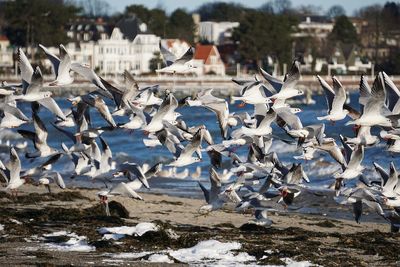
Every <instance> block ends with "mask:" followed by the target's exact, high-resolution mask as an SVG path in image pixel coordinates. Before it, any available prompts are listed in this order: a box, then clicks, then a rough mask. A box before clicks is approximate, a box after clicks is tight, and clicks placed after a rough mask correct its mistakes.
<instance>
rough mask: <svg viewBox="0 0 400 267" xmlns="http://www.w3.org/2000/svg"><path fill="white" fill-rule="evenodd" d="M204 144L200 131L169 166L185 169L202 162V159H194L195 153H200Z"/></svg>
mask: <svg viewBox="0 0 400 267" xmlns="http://www.w3.org/2000/svg"><path fill="white" fill-rule="evenodd" d="M201 142H202V135H201V132H200V130H199V131H198V132H197V133H196V134H195V135H194V136H193V139H192V141H191V142H190V143H189V144H187V145H186V146H185V148H184V149H183V150H182V151H180V153H179V156H178V157H177V158H176V159H175V160H174V161H173V162H171V163H170V164H168V166H175V167H183V166H187V165H190V164H192V163H195V162H199V161H201V158H200V157H193V156H192V155H193V153H195V152H198V150H199V148H200V145H201Z"/></svg>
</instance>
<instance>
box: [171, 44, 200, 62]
mask: <svg viewBox="0 0 400 267" xmlns="http://www.w3.org/2000/svg"><path fill="white" fill-rule="evenodd" d="M194 53H195V48H194V47H190V48H189V49H188V50H187V51H186V53H185V54H183V56H181V57H180V58H179V59H177V60H176V61H175V62H174V63H179V64H184V63H186V62H188V61H190V60H192V59H193V56H194Z"/></svg>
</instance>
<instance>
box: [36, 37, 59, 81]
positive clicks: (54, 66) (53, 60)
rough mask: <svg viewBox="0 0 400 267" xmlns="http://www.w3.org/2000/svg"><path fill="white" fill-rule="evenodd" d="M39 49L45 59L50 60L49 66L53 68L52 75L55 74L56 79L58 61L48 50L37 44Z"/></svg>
mask: <svg viewBox="0 0 400 267" xmlns="http://www.w3.org/2000/svg"><path fill="white" fill-rule="evenodd" d="M39 47H40V48H41V49H42V50H43V52H44V53H45V54H46V56H47V58H48V59H49V60H50V62H51V64H52V65H53V68H54V73H55V74H56V78H57V76H58V69H59V66H60V61H61V60H60V59H59V58H58V57H57V56H56V55H54V54H53V53H52V52H50V50H48V49H47V48H46V47H45V46H43V45H41V44H39Z"/></svg>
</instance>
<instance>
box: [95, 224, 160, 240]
mask: <svg viewBox="0 0 400 267" xmlns="http://www.w3.org/2000/svg"><path fill="white" fill-rule="evenodd" d="M158 230H159V228H158V226H157V225H155V224H154V223H148V222H144V223H139V224H137V225H136V226H119V227H102V228H100V229H98V232H99V233H100V234H102V235H104V236H103V238H104V239H114V240H118V239H121V238H123V237H125V235H135V236H142V235H144V234H145V233H147V232H149V231H152V232H157V231H158Z"/></svg>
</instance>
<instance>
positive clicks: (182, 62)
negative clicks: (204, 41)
mask: <svg viewBox="0 0 400 267" xmlns="http://www.w3.org/2000/svg"><path fill="white" fill-rule="evenodd" d="M159 46H160V51H161V54H162V56H163V59H164V63H165V65H166V67H164V68H162V69H158V70H156V72H158V73H172V74H175V73H186V72H189V71H191V70H193V69H194V68H196V67H195V66H193V63H192V60H193V57H194V53H195V48H194V47H190V48H189V49H188V50H187V51H186V52H185V54H183V56H182V57H180V58H179V59H177V58H176V56H175V55H174V54H172V53H171V52H169V51H168V49H166V48H165V47H164V46H163V45H162V44H161V41H160V44H159Z"/></svg>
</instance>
